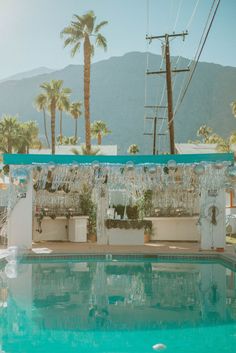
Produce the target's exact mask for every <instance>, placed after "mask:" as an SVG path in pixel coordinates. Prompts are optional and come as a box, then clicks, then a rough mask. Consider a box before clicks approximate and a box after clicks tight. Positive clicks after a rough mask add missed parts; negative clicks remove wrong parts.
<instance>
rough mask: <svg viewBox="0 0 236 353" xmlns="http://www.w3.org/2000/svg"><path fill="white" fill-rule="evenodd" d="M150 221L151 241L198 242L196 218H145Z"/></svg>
mask: <svg viewBox="0 0 236 353" xmlns="http://www.w3.org/2000/svg"><path fill="white" fill-rule="evenodd" d="M145 219H146V220H149V221H152V236H151V240H170V241H200V233H199V231H198V228H197V225H196V223H197V220H198V217H147V218H145Z"/></svg>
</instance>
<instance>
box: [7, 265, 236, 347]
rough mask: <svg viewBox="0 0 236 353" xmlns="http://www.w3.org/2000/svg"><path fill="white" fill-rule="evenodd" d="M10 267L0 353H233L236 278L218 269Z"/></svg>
mask: <svg viewBox="0 0 236 353" xmlns="http://www.w3.org/2000/svg"><path fill="white" fill-rule="evenodd" d="M13 267H14V268H9V266H8V268H7V269H5V268H4V267H3V268H2V269H0V352H6V353H39V352H50V353H62V352H63V353H64V352H65V353H72V352H73V353H75V352H76V353H78V352H80V353H83V352H86V353H87V352H88V353H91V352H93V351H94V352H98V353H112V352H116V353H128V352H129V353H139V352H140V353H149V352H150V353H151V352H155V351H154V350H153V348H152V347H153V345H155V344H157V343H162V344H164V345H165V346H166V349H165V351H166V352H175V353H176V352H179V353H191V352H198V353H199V352H201V353H205V352H207V353H209V352H212V353H218V352H221V353H222V352H228V353H234V352H235V351H236V274H235V272H233V271H231V270H230V269H228V268H226V267H224V266H222V265H220V264H216V263H205V264H203V263H197V262H196V263H173V262H172V263H160V262H155V261H152V262H148V261H146V260H145V261H142V260H140V261H132V262H129V261H127V262H124V261H121V262H120V261H105V262H102V261H99V262H96V261H88V262H75V261H71V262H70V260H68V261H67V262H65V261H64V262H55V261H54V262H37V263H25V264H24V263H20V264H17V266H15V265H14V266H13ZM8 277H15V278H8Z"/></svg>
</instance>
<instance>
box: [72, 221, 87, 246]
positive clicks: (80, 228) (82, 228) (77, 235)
mask: <svg viewBox="0 0 236 353" xmlns="http://www.w3.org/2000/svg"><path fill="white" fill-rule="evenodd" d="M87 223H88V217H87V216H81V217H73V218H70V220H69V241H72V242H78V243H85V242H87Z"/></svg>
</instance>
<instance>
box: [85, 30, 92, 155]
mask: <svg viewBox="0 0 236 353" xmlns="http://www.w3.org/2000/svg"><path fill="white" fill-rule="evenodd" d="M90 66H91V45H90V41H89V38H88V36H86V37H85V40H84V118H85V145H86V151H87V153H89V152H90V150H91V131H90V129H91V127H90Z"/></svg>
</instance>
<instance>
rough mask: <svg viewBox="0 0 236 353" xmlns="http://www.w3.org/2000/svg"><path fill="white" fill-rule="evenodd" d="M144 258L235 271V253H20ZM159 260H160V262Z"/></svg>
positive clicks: (28, 257) (53, 257)
mask: <svg viewBox="0 0 236 353" xmlns="http://www.w3.org/2000/svg"><path fill="white" fill-rule="evenodd" d="M140 259H144V260H145V261H151V260H154V261H159V260H161V261H163V262H167V261H170V260H172V261H176V262H179V261H180V262H189V261H191V260H195V261H203V262H211V263H212V262H214V261H217V262H220V263H221V264H222V265H224V266H226V267H228V268H230V269H232V270H234V271H236V255H234V254H225V253H224V254H222V253H204V254H200V253H198V254H196V253H184V254H183V253H182V254H177V253H176V254H173V253H161V254H160V253H159V254H158V253H148V254H147V253H146V254H145V253H126V254H124V253H117V252H114V253H112V252H111V253H109V254H108V253H94V252H91V253H78V252H75V253H71V252H70V253H63V254H62V253H55V252H54V253H49V254H34V253H28V254H24V255H22V258H21V260H22V262H24V261H26V262H32V263H36V262H40V261H42V260H44V261H45V260H48V261H52V262H57V261H60V260H69V261H70V260H71V261H89V260H92V261H94V260H98V261H104V260H105V261H108V262H109V261H124V260H127V261H131V260H140ZM161 261H160V262H161Z"/></svg>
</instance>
